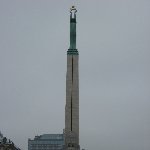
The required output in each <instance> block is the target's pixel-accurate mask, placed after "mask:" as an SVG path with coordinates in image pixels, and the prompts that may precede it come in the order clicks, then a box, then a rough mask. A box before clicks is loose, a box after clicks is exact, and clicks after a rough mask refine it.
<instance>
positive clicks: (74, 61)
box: [65, 6, 80, 150]
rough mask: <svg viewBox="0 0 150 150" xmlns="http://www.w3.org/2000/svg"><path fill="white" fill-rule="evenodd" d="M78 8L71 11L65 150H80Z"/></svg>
mask: <svg viewBox="0 0 150 150" xmlns="http://www.w3.org/2000/svg"><path fill="white" fill-rule="evenodd" d="M76 12H77V10H76V8H75V7H74V6H72V8H71V9H70V47H69V49H68V51H67V75H66V106H65V150H79V149H80V146H79V71H78V57H79V53H78V50H77V49H76Z"/></svg>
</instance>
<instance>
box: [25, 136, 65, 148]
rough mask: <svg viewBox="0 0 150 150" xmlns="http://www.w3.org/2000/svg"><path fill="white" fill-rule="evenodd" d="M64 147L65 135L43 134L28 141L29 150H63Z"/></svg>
mask: <svg viewBox="0 0 150 150" xmlns="http://www.w3.org/2000/svg"><path fill="white" fill-rule="evenodd" d="M63 145H64V136H63V134H43V135H40V136H35V138H34V139H33V140H31V139H28V150H62V149H63Z"/></svg>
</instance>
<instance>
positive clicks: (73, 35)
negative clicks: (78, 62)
mask: <svg viewBox="0 0 150 150" xmlns="http://www.w3.org/2000/svg"><path fill="white" fill-rule="evenodd" d="M73 11H74V12H73ZM76 12H77V10H76V9H75V8H73V9H71V11H70V47H69V49H68V51H67V55H78V50H77V49H76Z"/></svg>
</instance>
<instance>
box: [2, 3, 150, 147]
mask: <svg viewBox="0 0 150 150" xmlns="http://www.w3.org/2000/svg"><path fill="white" fill-rule="evenodd" d="M72 5H76V7H77V9H78V13H77V48H78V50H79V53H80V65H79V67H80V145H81V147H82V148H85V149H88V150H110V149H111V150H149V149H150V142H149V141H150V19H149V18H150V0H0V130H1V132H2V133H3V134H4V135H5V136H7V137H8V138H10V139H11V140H13V141H14V142H15V144H16V145H18V146H19V147H20V148H21V149H22V150H27V140H28V138H31V139H33V138H34V136H35V135H41V134H44V133H62V132H63V128H64V119H65V118H64V117H65V111H64V107H65V86H66V85H65V82H66V78H65V77H66V51H67V49H68V48H69V8H70V7H71V6H72Z"/></svg>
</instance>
